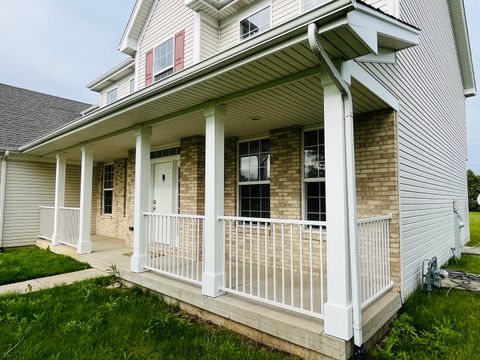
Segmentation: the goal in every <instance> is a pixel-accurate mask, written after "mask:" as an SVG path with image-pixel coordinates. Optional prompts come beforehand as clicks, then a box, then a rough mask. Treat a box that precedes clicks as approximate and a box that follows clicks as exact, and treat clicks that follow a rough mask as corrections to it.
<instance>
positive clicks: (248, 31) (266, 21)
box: [240, 6, 271, 40]
mask: <svg viewBox="0 0 480 360" xmlns="http://www.w3.org/2000/svg"><path fill="white" fill-rule="evenodd" d="M270 26H271V24H270V6H267V7H266V8H264V9H262V10H260V11H258V12H256V13H255V14H252V15H250V16H249V17H247V18H246V19H243V20H241V21H240V39H241V40H246V39H249V38H251V37H252V36H255V35H257V34H259V33H261V32H264V31H266V30H268V29H270Z"/></svg>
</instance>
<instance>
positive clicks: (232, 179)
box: [224, 137, 238, 216]
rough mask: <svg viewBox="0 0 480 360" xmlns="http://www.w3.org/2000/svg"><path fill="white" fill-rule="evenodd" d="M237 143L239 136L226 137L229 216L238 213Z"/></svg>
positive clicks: (225, 194) (226, 197)
mask: <svg viewBox="0 0 480 360" xmlns="http://www.w3.org/2000/svg"><path fill="white" fill-rule="evenodd" d="M237 143H238V138H235V137H231V138H227V139H225V168H224V173H225V175H224V176H225V189H224V196H225V202H224V213H225V215H227V216H235V215H237V201H236V199H237V174H238V170H237V166H238V165H237V164H238V162H237Z"/></svg>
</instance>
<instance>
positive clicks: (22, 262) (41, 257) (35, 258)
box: [0, 246, 90, 285]
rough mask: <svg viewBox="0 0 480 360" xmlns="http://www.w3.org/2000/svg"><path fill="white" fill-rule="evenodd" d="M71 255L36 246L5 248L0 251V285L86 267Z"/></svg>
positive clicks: (87, 266) (86, 267) (86, 266)
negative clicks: (59, 253)
mask: <svg viewBox="0 0 480 360" xmlns="http://www.w3.org/2000/svg"><path fill="white" fill-rule="evenodd" d="M89 267H90V266H89V265H88V264H85V263H81V262H78V261H76V260H74V259H72V258H71V257H68V256H64V255H58V254H54V253H52V252H51V251H49V250H43V249H39V248H37V247H34V246H32V247H23V248H15V249H6V250H5V252H3V253H0V285H5V284H10V283H15V282H20V281H25V280H30V279H35V278H38V277H44V276H50V275H56V274H63V273H67V272H72V271H78V270H84V269H88V268H89Z"/></svg>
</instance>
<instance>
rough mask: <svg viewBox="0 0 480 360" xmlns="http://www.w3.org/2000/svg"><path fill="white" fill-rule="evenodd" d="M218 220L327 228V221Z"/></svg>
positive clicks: (248, 218) (228, 218) (237, 217)
mask: <svg viewBox="0 0 480 360" xmlns="http://www.w3.org/2000/svg"><path fill="white" fill-rule="evenodd" d="M218 220H230V221H242V222H243V221H245V222H260V223H262V222H263V223H271V224H291V225H306V226H323V227H325V226H327V223H326V222H325V221H308V220H294V219H266V218H253V217H240V216H219V217H218Z"/></svg>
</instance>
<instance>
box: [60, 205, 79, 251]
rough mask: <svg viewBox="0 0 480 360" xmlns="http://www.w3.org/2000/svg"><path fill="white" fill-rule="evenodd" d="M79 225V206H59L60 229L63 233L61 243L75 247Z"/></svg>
mask: <svg viewBox="0 0 480 360" xmlns="http://www.w3.org/2000/svg"><path fill="white" fill-rule="evenodd" d="M79 227H80V209H79V208H69V207H61V208H60V229H61V234H63V240H62V241H60V242H61V243H62V244H65V245H69V246H73V247H77V243H78V239H79Z"/></svg>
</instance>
